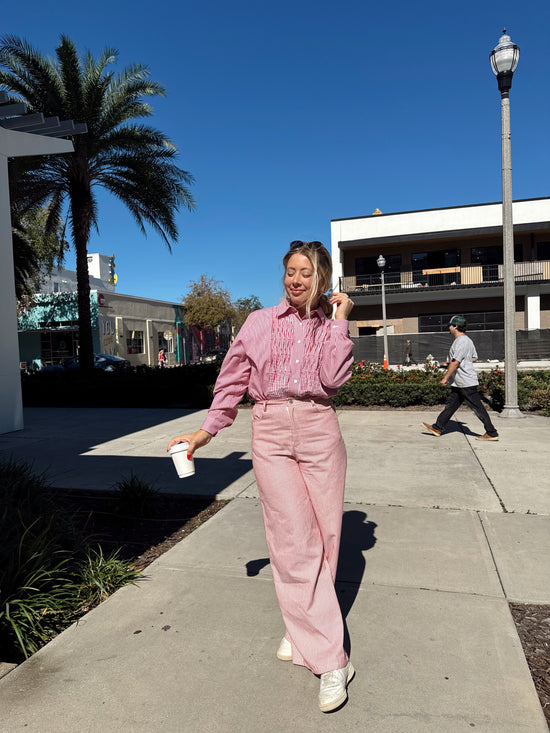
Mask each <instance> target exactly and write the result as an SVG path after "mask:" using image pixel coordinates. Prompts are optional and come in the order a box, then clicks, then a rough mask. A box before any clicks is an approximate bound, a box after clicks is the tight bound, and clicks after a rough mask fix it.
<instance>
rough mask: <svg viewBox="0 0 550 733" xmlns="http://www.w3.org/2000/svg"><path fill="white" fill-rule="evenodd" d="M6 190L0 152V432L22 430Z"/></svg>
mask: <svg viewBox="0 0 550 733" xmlns="http://www.w3.org/2000/svg"><path fill="white" fill-rule="evenodd" d="M9 191H10V189H9V182H8V157H7V156H6V155H4V154H0V261H1V262H2V267H0V313H1V314H2V336H1V340H0V344H1V345H2V358H1V359H0V385H1V387H0V433H7V432H9V431H11V430H22V429H23V400H22V397H21V374H20V369H19V339H18V336H17V302H16V299H15V286H14V281H13V239H12V232H11V214H10V193H9Z"/></svg>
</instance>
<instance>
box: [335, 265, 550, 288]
mask: <svg viewBox="0 0 550 733" xmlns="http://www.w3.org/2000/svg"><path fill="white" fill-rule="evenodd" d="M503 275H504V268H503V265H465V266H461V267H442V268H435V269H428V270H402V271H401V272H385V273H384V283H385V290H386V293H407V292H411V293H413V292H414V293H417V294H419V292H420V291H419V289H421V288H428V289H430V290H454V289H457V288H460V289H464V288H487V287H494V286H497V287H498V286H500V287H502V284H503V281H504V277H503ZM514 275H515V282H516V283H518V284H519V283H521V284H528V283H531V282H541V281H550V261H549V260H545V261H540V262H515V263H514ZM381 288H382V281H381V275H380V273H376V274H374V275H357V276H356V275H353V276H344V277H341V278H339V290H340V292H344V293H347V294H348V295H351V296H353V295H361V296H369V295H372V296H373V297H374V296H376V297H380V291H381Z"/></svg>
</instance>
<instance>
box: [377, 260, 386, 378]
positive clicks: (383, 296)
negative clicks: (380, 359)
mask: <svg viewBox="0 0 550 733" xmlns="http://www.w3.org/2000/svg"><path fill="white" fill-rule="evenodd" d="M376 264H377V265H378V267H379V268H380V272H381V275H382V324H383V329H384V361H387V363H388V364H389V354H388V328H387V325H386V287H385V283H384V267H385V266H386V259H385V257H384V255H379V257H378V259H377V260H376Z"/></svg>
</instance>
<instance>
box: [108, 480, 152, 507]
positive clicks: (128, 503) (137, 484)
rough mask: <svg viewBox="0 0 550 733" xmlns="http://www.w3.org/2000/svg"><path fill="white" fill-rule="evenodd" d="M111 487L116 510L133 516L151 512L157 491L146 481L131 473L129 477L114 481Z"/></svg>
mask: <svg viewBox="0 0 550 733" xmlns="http://www.w3.org/2000/svg"><path fill="white" fill-rule="evenodd" d="M113 488H114V490H115V509H116V511H118V512H121V513H122V514H130V515H134V516H144V515H146V514H147V515H150V514H152V513H153V511H154V503H155V499H156V498H157V496H158V491H156V490H155V489H153V487H152V486H151V485H150V484H149V483H147V481H143V480H142V479H140V478H138V477H137V476H135V475H134V474H133V473H132V474H130V478H123V479H122V480H121V481H118V482H117V483H115V485H114V487H113Z"/></svg>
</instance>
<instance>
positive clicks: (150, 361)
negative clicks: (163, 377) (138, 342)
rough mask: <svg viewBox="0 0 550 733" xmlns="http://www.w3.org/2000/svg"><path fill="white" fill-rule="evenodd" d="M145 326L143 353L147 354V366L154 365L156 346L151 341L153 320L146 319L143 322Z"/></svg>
mask: <svg viewBox="0 0 550 733" xmlns="http://www.w3.org/2000/svg"><path fill="white" fill-rule="evenodd" d="M145 328H146V332H145V353H146V355H147V366H156V365H157V354H158V348H156V347H155V344H154V343H153V334H154V330H153V321H151V320H150V319H147V321H146V322H145Z"/></svg>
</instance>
